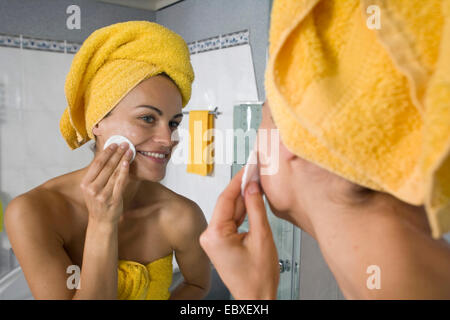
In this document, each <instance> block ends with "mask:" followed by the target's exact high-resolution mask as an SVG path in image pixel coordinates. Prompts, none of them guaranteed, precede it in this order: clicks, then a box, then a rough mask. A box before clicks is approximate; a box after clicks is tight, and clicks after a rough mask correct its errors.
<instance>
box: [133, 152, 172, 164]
mask: <svg viewBox="0 0 450 320" xmlns="http://www.w3.org/2000/svg"><path fill="white" fill-rule="evenodd" d="M137 154H139V155H140V157H142V158H145V159H147V160H152V161H154V162H156V163H159V164H165V163H167V161H169V158H170V154H169V153H159V152H144V151H138V152H137Z"/></svg>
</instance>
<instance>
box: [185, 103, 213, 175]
mask: <svg viewBox="0 0 450 320" xmlns="http://www.w3.org/2000/svg"><path fill="white" fill-rule="evenodd" d="M212 129H214V115H212V114H209V111H208V110H201V111H199V110H196V111H190V112H189V160H188V165H187V170H186V171H187V172H189V173H195V174H199V175H202V176H206V175H208V174H210V173H211V172H212V170H213V168H214V148H213V147H214V144H213V143H214V135H213V134H212Z"/></svg>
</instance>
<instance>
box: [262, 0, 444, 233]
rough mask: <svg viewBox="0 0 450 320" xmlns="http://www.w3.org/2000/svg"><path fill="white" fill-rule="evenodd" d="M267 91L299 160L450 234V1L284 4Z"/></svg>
mask: <svg viewBox="0 0 450 320" xmlns="http://www.w3.org/2000/svg"><path fill="white" fill-rule="evenodd" d="M371 5H375V6H372V7H371V8H369V6H371ZM377 14H378V16H376V15H377ZM374 15H375V16H374ZM378 18H379V22H380V25H379V26H380V28H379V29H376V27H377V25H376V22H377V19H378ZM374 27H375V29H374ZM266 91H267V95H268V100H269V103H270V107H271V111H272V113H273V117H274V120H275V123H276V125H277V127H278V128H279V130H280V135H281V139H282V141H283V143H284V144H285V145H286V147H287V148H289V149H290V150H291V151H292V152H294V153H295V154H297V155H299V156H301V157H302V158H305V159H307V160H309V161H311V162H313V163H316V164H317V165H319V166H321V167H323V168H325V169H327V170H329V171H332V172H334V173H336V174H338V175H340V176H342V177H344V178H346V179H347V180H350V181H352V182H354V183H357V184H359V185H363V186H366V187H368V188H372V189H375V190H378V191H383V192H387V193H390V194H392V195H394V196H395V197H397V198H398V199H401V200H402V201H405V202H408V203H410V204H413V205H423V204H425V207H426V210H427V214H428V219H429V223H430V225H431V229H432V233H433V237H435V238H439V237H441V236H442V234H443V233H445V232H448V231H450V157H449V152H450V1H448V0H443V1H440V0H427V1H422V0H395V1H381V0H380V1H375V0H370V1H358V0H346V1H319V0H303V1H298V0H278V1H277V0H276V1H275V2H274V4H273V9H272V15H271V30H270V59H269V64H268V68H267V71H266Z"/></svg>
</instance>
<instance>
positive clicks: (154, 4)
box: [97, 0, 180, 11]
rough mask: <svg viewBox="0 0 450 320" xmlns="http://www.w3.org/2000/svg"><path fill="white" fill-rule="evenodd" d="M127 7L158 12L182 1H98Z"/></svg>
mask: <svg viewBox="0 0 450 320" xmlns="http://www.w3.org/2000/svg"><path fill="white" fill-rule="evenodd" d="M97 1H100V2H107V3H112V4H118V5H121V6H125V7H130V8H136V9H144V10H151V11H156V10H159V9H161V8H164V7H167V6H169V5H171V4H173V3H175V2H178V1H180V0H97Z"/></svg>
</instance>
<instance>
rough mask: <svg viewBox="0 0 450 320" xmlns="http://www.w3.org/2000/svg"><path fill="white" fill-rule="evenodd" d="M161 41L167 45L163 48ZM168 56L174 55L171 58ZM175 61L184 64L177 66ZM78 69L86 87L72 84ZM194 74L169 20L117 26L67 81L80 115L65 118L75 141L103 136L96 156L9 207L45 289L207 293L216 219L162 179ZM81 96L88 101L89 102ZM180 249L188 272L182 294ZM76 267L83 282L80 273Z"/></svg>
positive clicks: (25, 263) (34, 282)
mask: <svg viewBox="0 0 450 320" xmlns="http://www.w3.org/2000/svg"><path fill="white" fill-rule="evenodd" d="M127 37H128V38H127ZM149 39H151V40H152V42H151V43H152V44H153V45H154V44H155V43H156V44H158V43H159V44H160V45H161V44H162V43H163V42H165V43H166V44H167V46H164V47H160V51H156V48H153V47H152V46H151V45H148V43H149ZM93 44H94V45H93ZM105 48H107V49H108V50H105ZM161 48H164V49H161ZM103 50H105V51H103ZM121 50H122V51H121ZM177 50H181V52H182V53H183V54H181V55H180V51H177ZM119 53H122V54H124V56H125V57H126V58H123V57H122V58H123V59H120V58H119V57H118V56H116V55H117V54H119ZM100 56H101V57H102V58H103V59H98V58H99V57H100ZM160 56H165V57H166V59H167V61H169V62H164V63H162V62H161V59H159V57H160ZM171 58H173V60H171ZM175 58H176V59H175ZM135 59H136V60H135ZM180 60H181V62H180ZM80 61H84V62H85V63H79V62H80ZM100 61H101V62H100ZM142 61H144V62H145V64H143V62H142ZM170 61H173V63H172V64H170ZM95 63H98V64H99V65H95ZM158 63H161V65H158ZM177 64H178V65H177ZM174 65H176V66H178V67H179V68H178V70H177V72H179V73H176V72H173V68H172V67H173V66H174ZM180 65H181V66H182V67H180ZM80 66H82V67H81V68H86V69H80ZM155 66H158V68H157V69H155ZM77 68H78V69H77ZM90 68H91V69H90ZM111 68H112V69H114V70H119V72H116V73H115V74H114V73H113V72H112V71H111V70H112V69H111ZM146 68H147V69H146ZM183 68H184V69H183ZM89 70H96V72H92V73H91V74H92V76H91V78H89V79H86V78H85V79H84V80H83V79H81V78H77V77H76V76H77V75H79V74H83V77H88V74H89V72H88V71H89ZM180 71H181V72H180ZM102 73H103V74H104V76H102V77H101V78H99V77H100V75H101V74H102ZM171 75H172V76H171ZM74 79H79V82H78V83H79V84H80V85H79V86H72V87H70V86H71V85H73V81H76V80H74ZM129 79H132V81H128V80H129ZM185 79H190V81H185ZM192 80H193V74H192V69H191V66H190V62H189V53H188V50H187V46H186V44H185V43H184V41H183V40H182V39H181V37H179V36H178V35H175V34H173V33H172V32H171V31H170V30H167V29H165V28H163V27H162V26H159V25H157V24H153V23H149V22H144V21H139V22H127V23H121V24H116V25H113V26H109V27H106V28H103V29H100V30H98V31H97V32H96V33H94V34H93V35H91V36H90V38H89V39H88V40H86V41H85V43H84V44H83V47H82V48H81V49H80V52H79V53H78V54H77V56H76V57H75V59H74V62H73V64H72V68H71V72H70V73H69V76H68V79H67V82H66V96H68V97H69V98H68V100H69V106H70V107H71V108H72V109H71V110H69V111H70V112H72V113H71V116H70V120H71V121H70V122H69V121H67V120H68V118H66V119H65V120H64V118H63V120H62V122H61V127H62V128H63V125H65V124H67V125H69V124H70V125H71V127H70V128H71V130H72V131H74V129H76V130H77V133H78V134H77V137H76V138H77V140H75V139H74V138H73V137H75V136H74V135H70V134H66V133H67V132H68V131H64V130H63V129H62V132H63V135H64V137H65V139H66V141H67V142H68V144H69V145H70V146H71V147H72V148H74V146H75V147H77V146H78V145H80V144H81V143H84V142H85V141H88V140H89V138H90V137H94V139H95V140H96V144H95V147H94V149H95V157H94V160H93V161H92V162H91V163H90V164H89V165H88V166H86V167H84V168H82V169H80V170H77V171H74V172H70V173H68V174H65V175H62V176H60V177H56V178H54V179H51V180H49V181H47V182H45V183H44V184H42V185H40V186H38V187H36V188H34V189H32V190H30V191H28V192H26V193H24V194H22V195H20V196H19V197H17V198H15V199H13V201H12V202H11V203H10V204H9V206H8V208H7V212H6V215H5V225H6V229H7V232H8V237H9V239H10V241H11V244H12V247H13V250H14V253H15V255H16V257H17V259H18V261H19V263H20V265H21V267H22V269H23V272H24V274H25V277H26V279H27V282H28V284H29V287H30V289H31V292H32V294H33V296H34V297H35V298H36V299H116V298H120V299H167V298H169V296H170V298H171V299H200V298H202V297H204V296H205V295H206V293H207V291H208V290H209V281H210V265H209V260H208V258H207V256H206V255H205V253H204V252H203V250H202V248H201V247H200V245H199V241H198V238H199V235H200V234H201V232H202V231H203V230H204V229H205V228H206V220H205V218H204V215H203V213H202V211H201V209H200V208H199V207H198V206H197V205H196V204H195V203H194V202H192V201H190V200H189V199H186V198H184V197H183V196H181V195H179V194H176V193H175V192H172V191H171V190H169V189H167V188H166V187H164V186H163V185H161V184H160V183H159V181H160V180H161V179H162V178H163V177H164V175H165V170H166V165H167V162H168V161H169V159H170V155H171V152H172V151H173V149H174V147H175V146H176V144H177V141H174V140H173V139H172V134H173V133H174V132H175V131H176V130H177V127H178V125H179V124H180V122H181V120H182V112H181V110H182V107H183V106H184V105H185V104H186V103H187V100H189V94H190V85H191V83H192ZM83 83H85V86H84V87H83ZM136 83H137V84H136ZM101 84H106V85H107V86H102V85H101ZM111 86H112V88H111ZM74 87H75V88H78V89H77V90H79V91H81V92H78V93H77V94H74V95H72V97H77V96H78V97H82V99H79V98H75V99H73V100H71V98H70V97H71V92H72V91H71V90H72V89H71V88H74ZM83 88H84V89H83ZM121 90H122V91H121ZM186 92H187V93H186ZM114 94H115V95H116V96H115V97H113V98H111V95H114ZM96 95H97V96H96ZM74 101H75V102H74ZM77 101H84V103H81V105H80V106H78V107H79V108H78V109H77V105H76V103H77ZM108 101H109V102H111V104H109V105H108V103H107V102H108ZM80 110H83V112H84V113H85V116H84V118H85V119H88V120H87V121H86V123H87V124H86V123H85V122H83V128H84V129H85V132H84V133H85V135H84V136H83V130H81V129H80V127H76V116H77V112H79V111H80ZM103 115H105V116H103ZM89 117H94V118H92V119H90V118H89ZM89 119H90V120H89ZM64 121H65V122H64ZM89 123H90V124H89ZM72 125H73V128H72ZM112 135H123V136H125V137H127V138H128V139H129V140H130V141H131V142H132V143H133V145H134V146H135V148H136V157H135V159H134V161H133V162H131V164H130V160H131V157H132V152H131V150H128V145H127V144H126V143H124V144H123V145H120V146H117V145H115V144H113V145H111V146H110V147H108V148H106V149H105V150H104V149H103V146H104V144H105V142H106V140H107V139H108V138H109V137H110V136H112ZM80 136H82V138H83V139H81V138H80ZM80 141H81V143H80ZM122 147H124V148H122ZM173 253H174V254H175V257H176V260H177V263H178V265H179V267H180V271H181V273H182V275H183V277H184V282H183V283H181V284H180V285H179V286H178V287H177V288H175V289H174V291H173V292H172V293H171V294H170V293H169V291H168V289H169V286H170V285H171V280H172V256H173ZM70 266H74V267H71V268H70V269H68V268H69V267H70ZM76 267H79V269H78V270H80V274H79V275H80V277H79V280H80V281H79V282H77V281H74V280H73V279H74V278H73V276H76V275H74V274H73V273H74V270H77V268H76ZM69 277H71V278H70V279H69ZM74 287H75V288H74Z"/></svg>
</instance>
